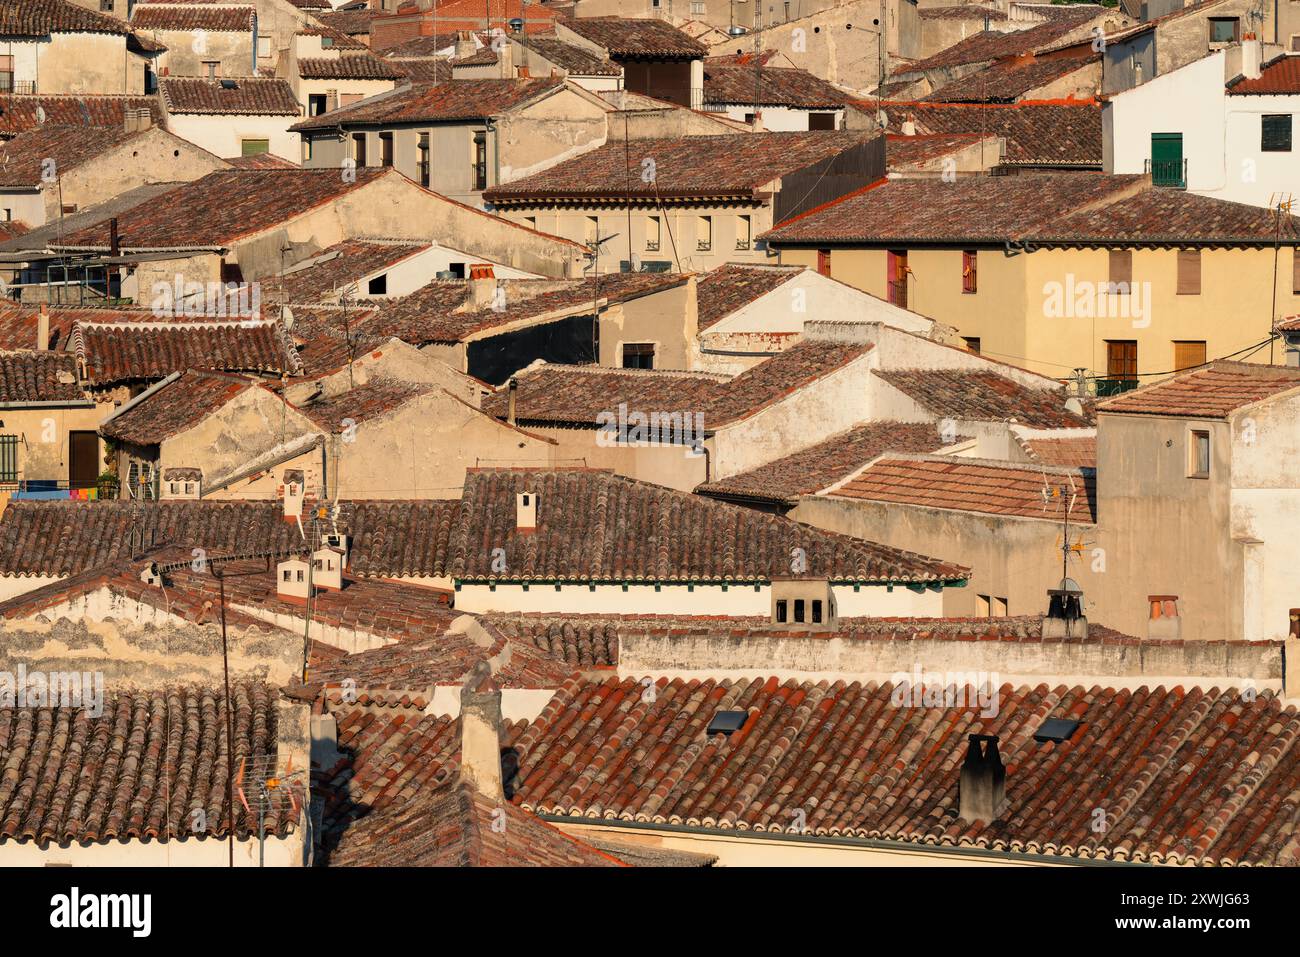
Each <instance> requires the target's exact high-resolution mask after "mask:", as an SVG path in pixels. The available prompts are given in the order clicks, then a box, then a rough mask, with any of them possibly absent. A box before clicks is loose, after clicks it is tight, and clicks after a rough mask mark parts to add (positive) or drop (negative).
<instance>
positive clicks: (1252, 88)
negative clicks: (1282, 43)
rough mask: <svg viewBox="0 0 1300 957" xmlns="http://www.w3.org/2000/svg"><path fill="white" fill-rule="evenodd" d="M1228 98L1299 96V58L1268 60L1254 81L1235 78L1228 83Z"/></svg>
mask: <svg viewBox="0 0 1300 957" xmlns="http://www.w3.org/2000/svg"><path fill="white" fill-rule="evenodd" d="M1227 92H1228V95H1229V96H1295V95H1296V94H1300V56H1297V55H1295V54H1286V53H1284V54H1282V55H1281V56H1276V57H1274V58H1273V59H1271V60H1269V61H1268V62H1267V63H1265V64H1264V65H1263V67H1262V68H1261V69H1260V71H1259V76H1258V77H1256V78H1255V79H1247V78H1246V77H1244V76H1236V77H1233V78H1232V79H1231V80H1229V81H1228V87H1227Z"/></svg>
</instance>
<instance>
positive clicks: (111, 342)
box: [72, 319, 298, 386]
mask: <svg viewBox="0 0 1300 957" xmlns="http://www.w3.org/2000/svg"><path fill="white" fill-rule="evenodd" d="M72 340H73V341H72V345H73V348H74V349H75V350H76V352H77V355H78V357H81V358H84V359H85V364H86V381H87V382H88V383H90V384H91V385H96V386H99V385H107V384H109V383H114V382H126V381H131V380H139V379H161V378H162V377H164V376H167V375H171V374H172V373H173V372H183V371H185V370H187V369H218V370H223V371H226V372H267V373H281V372H290V373H293V372H297V371H298V367H297V362H296V357H295V356H293V355H291V354H290V353H289V351H288V348H287V341H286V339H285V336H284V333H283V331H282V329H281V327H280V324H279V322H278V321H276V320H273V319H235V320H227V319H221V320H210V321H198V322H179V321H176V322H174V321H157V320H155V321H148V320H146V321H142V322H115V323H100V322H94V321H82V322H78V323H77V328H76V330H75V331H74V332H73V336H72Z"/></svg>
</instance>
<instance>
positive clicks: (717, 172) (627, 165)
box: [484, 131, 874, 203]
mask: <svg viewBox="0 0 1300 957" xmlns="http://www.w3.org/2000/svg"><path fill="white" fill-rule="evenodd" d="M873 135H874V134H866V133H848V132H830V131H818V132H812V133H764V134H763V135H762V136H755V135H753V134H752V133H733V134H726V135H722V136H675V137H667V138H662V139H646V140H638V141H637V148H636V149H635V150H633V151H632V152H631V153H630V154H629V153H628V151H627V150H625V149H624V148H623V144H622V143H608V144H606V145H605V146H601V147H599V148H598V149H594V150H592V151H590V152H588V153H584V154H582V155H581V156H577V157H575V158H573V159H571V160H566V161H565V162H563V163H558V164H557V165H555V166H552V167H551V168H550V169H548V170H545V171H543V172H541V173H536V174H534V175H532V176H527V177H525V178H523V179H520V180H515V181H514V182H512V183H510V184H508V185H505V186H497V187H495V188H493V189H491V190H488V191H487V192H486V193H485V194H484V198H485V199H486V200H487V201H488V202H494V203H495V202H500V201H503V200H507V201H508V200H516V201H527V200H546V199H549V198H554V197H569V196H572V197H596V196H601V197H625V196H634V197H653V196H656V195H658V196H695V195H707V196H716V195H735V194H743V195H751V194H752V193H753V192H754V191H755V190H756V189H759V188H760V187H762V186H764V185H766V184H768V183H771V182H772V181H773V180H777V179H780V178H781V177H782V176H784V175H785V174H787V173H791V172H794V171H795V170H799V169H802V168H804V167H806V166H810V165H812V164H813V163H816V162H818V161H820V160H824V159H827V158H829V157H832V156H836V155H838V154H840V153H842V152H844V151H846V150H848V149H851V148H853V147H855V146H858V145H860V144H862V143H864V142H866V141H867V140H869V139H871V138H872V136H873ZM644 157H652V158H653V159H654V161H655V176H654V179H653V180H652V181H651V182H648V183H647V182H645V181H644V180H643V178H642V159H643V158H644Z"/></svg>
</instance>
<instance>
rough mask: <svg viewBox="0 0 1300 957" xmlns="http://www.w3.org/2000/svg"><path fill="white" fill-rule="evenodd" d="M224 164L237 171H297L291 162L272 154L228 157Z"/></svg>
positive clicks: (295, 165)
mask: <svg viewBox="0 0 1300 957" xmlns="http://www.w3.org/2000/svg"><path fill="white" fill-rule="evenodd" d="M226 162H227V163H229V164H230V165H231V166H234V167H236V168H237V169H298V168H299V166H298V164H297V163H295V162H294V161H293V160H287V159H285V158H284V157H283V156H276V155H275V154H274V153H254V154H253V155H252V156H230V157H227V158H226Z"/></svg>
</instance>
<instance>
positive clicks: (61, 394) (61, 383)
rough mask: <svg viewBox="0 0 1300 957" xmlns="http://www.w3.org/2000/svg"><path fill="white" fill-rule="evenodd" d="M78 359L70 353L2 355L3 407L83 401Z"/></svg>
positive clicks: (0, 398) (0, 391)
mask: <svg viewBox="0 0 1300 957" xmlns="http://www.w3.org/2000/svg"><path fill="white" fill-rule="evenodd" d="M85 398H86V396H85V394H84V393H83V392H82V391H81V386H80V385H79V384H78V383H77V360H76V357H75V356H72V355H69V354H68V353H66V352H4V353H0V405H3V404H4V403H6V402H80V401H82V400H84V399H85Z"/></svg>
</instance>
